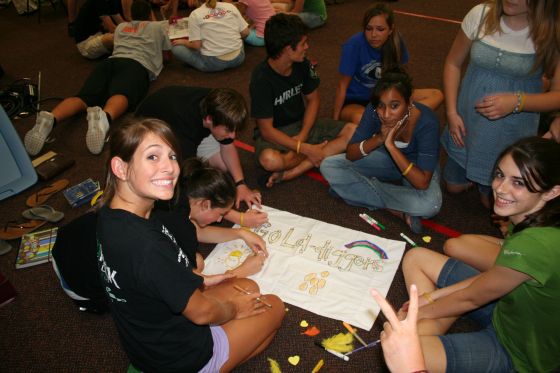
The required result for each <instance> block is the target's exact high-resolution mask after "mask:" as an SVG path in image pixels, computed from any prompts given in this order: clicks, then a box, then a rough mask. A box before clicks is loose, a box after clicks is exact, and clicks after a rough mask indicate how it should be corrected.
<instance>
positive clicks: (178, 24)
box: [167, 17, 189, 40]
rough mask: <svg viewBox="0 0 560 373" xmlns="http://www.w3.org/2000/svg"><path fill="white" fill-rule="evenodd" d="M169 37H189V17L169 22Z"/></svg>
mask: <svg viewBox="0 0 560 373" xmlns="http://www.w3.org/2000/svg"><path fill="white" fill-rule="evenodd" d="M167 34H168V35H169V39H171V40H173V39H181V38H188V37H189V19H188V18H187V17H185V18H177V19H175V20H173V21H172V22H171V23H170V24H169V31H168V33H167Z"/></svg>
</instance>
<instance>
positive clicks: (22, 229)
mask: <svg viewBox="0 0 560 373" xmlns="http://www.w3.org/2000/svg"><path fill="white" fill-rule="evenodd" d="M45 223H46V221H45V220H29V221H26V222H25V223H18V222H15V221H9V222H7V223H6V225H5V226H4V228H3V229H2V230H0V239H2V240H6V241H9V240H15V239H16V238H20V237H21V236H23V235H24V234H27V233H30V232H32V231H34V230H35V229H37V228H39V227H41V226H43V225H44V224H45Z"/></svg>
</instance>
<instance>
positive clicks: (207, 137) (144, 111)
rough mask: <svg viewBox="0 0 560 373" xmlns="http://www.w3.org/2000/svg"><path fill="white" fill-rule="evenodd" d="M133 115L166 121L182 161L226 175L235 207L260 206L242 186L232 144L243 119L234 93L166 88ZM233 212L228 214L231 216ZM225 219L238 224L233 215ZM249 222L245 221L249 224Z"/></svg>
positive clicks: (241, 106) (240, 98)
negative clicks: (205, 164) (202, 163)
mask: <svg viewBox="0 0 560 373" xmlns="http://www.w3.org/2000/svg"><path fill="white" fill-rule="evenodd" d="M136 116H140V117H146V118H157V119H160V120H163V121H164V122H166V123H167V124H168V125H169V126H170V127H171V128H172V129H173V132H174V133H175V135H176V136H177V138H178V140H179V143H180V145H181V152H182V156H183V159H186V158H191V157H195V156H197V157H199V158H201V159H203V160H205V161H208V163H209V164H210V165H211V166H212V167H215V168H219V169H220V170H222V171H225V172H228V173H229V174H230V175H231V177H232V178H233V180H234V181H235V185H236V187H237V198H236V203H235V206H236V207H237V208H239V205H240V203H241V202H242V201H244V202H245V203H246V204H247V205H248V206H252V205H257V206H259V207H260V204H261V194H260V192H258V191H253V190H251V188H249V187H248V186H247V184H246V183H245V178H244V176H243V169H242V168H241V163H240V161H239V155H238V153H237V148H236V147H235V145H234V143H233V142H234V139H235V135H236V132H237V131H239V130H242V129H243V126H244V125H245V123H246V118H247V106H246V104H245V100H244V99H243V96H241V94H239V93H238V92H237V91H235V90H233V89H229V88H215V89H210V88H202V87H186V86H169V87H165V88H162V89H160V90H158V91H156V92H154V93H152V94H150V95H149V96H148V97H146V99H145V100H144V101H142V103H141V104H140V105H139V107H138V109H137V110H136ZM235 213H236V212H235V211H232V215H235ZM253 215H257V212H252V213H251V217H255V216H253ZM247 217H248V216H247ZM247 217H246V218H247ZM226 218H227V219H228V220H231V221H234V222H236V223H239V220H238V219H236V217H234V216H229V217H226ZM230 218H231V219H230ZM249 219H250V220H252V219H251V218H249ZM250 220H245V222H246V223H249V224H250Z"/></svg>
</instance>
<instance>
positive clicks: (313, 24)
mask: <svg viewBox="0 0 560 373" xmlns="http://www.w3.org/2000/svg"><path fill="white" fill-rule="evenodd" d="M297 16H298V17H299V18H301V20H302V21H303V23H304V24H305V25H306V26H307V27H309V28H310V29H312V28H317V27H319V26H323V25H324V24H325V21H326V20H325V19H323V18H322V17H321V16H320V15H319V14H317V13H310V12H302V13H298V14H297Z"/></svg>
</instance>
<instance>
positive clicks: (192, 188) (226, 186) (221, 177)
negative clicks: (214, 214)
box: [181, 158, 237, 208]
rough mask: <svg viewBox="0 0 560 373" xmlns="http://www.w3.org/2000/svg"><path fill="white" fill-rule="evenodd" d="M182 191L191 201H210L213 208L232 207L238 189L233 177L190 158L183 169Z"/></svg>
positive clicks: (197, 159)
mask: <svg viewBox="0 0 560 373" xmlns="http://www.w3.org/2000/svg"><path fill="white" fill-rule="evenodd" d="M181 174H182V177H181V183H182V191H183V192H184V193H185V195H186V197H187V198H189V199H191V198H192V199H199V198H200V199H207V200H210V205H211V206H212V208H224V207H230V206H231V204H232V203H233V202H235V197H236V193H237V189H236V187H235V183H234V182H233V179H232V178H231V176H230V175H229V174H227V173H225V172H224V171H222V170H219V169H217V168H214V167H211V166H210V165H208V164H207V163H206V162H203V161H202V160H200V159H199V158H189V159H187V160H186V161H185V162H184V165H183V169H182V173H181Z"/></svg>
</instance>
